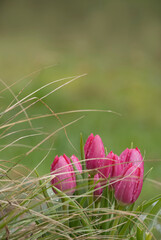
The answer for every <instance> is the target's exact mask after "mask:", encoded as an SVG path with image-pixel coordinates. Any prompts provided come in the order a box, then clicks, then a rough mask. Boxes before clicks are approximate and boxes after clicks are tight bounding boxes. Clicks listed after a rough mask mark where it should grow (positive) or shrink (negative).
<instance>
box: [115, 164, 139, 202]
mask: <svg viewBox="0 0 161 240" xmlns="http://www.w3.org/2000/svg"><path fill="white" fill-rule="evenodd" d="M143 174H144V171H143V168H142V167H139V166H137V165H133V164H132V163H130V164H129V165H128V166H127V167H126V169H125V171H124V174H123V177H122V179H121V180H120V181H119V182H118V183H117V184H116V185H115V198H116V199H117V200H118V202H119V203H120V204H122V205H128V204H132V203H134V202H135V201H136V200H137V198H138V197H139V195H140V193H141V190H142V185H143Z"/></svg>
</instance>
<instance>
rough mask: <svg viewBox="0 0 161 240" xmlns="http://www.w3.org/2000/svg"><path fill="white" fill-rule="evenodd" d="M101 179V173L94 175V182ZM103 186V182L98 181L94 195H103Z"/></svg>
mask: <svg viewBox="0 0 161 240" xmlns="http://www.w3.org/2000/svg"><path fill="white" fill-rule="evenodd" d="M98 180H99V175H98V173H97V174H96V175H95V176H94V184H95V183H96V182H97V181H98ZM100 187H101V183H100V182H98V183H97V185H96V186H95V188H94V189H95V191H94V196H95V197H99V196H101V194H102V192H103V189H102V188H100Z"/></svg>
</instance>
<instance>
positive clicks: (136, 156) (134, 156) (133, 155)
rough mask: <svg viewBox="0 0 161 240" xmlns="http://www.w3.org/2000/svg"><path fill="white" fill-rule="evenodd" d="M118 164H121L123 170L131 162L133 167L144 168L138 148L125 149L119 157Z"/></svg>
mask: <svg viewBox="0 0 161 240" xmlns="http://www.w3.org/2000/svg"><path fill="white" fill-rule="evenodd" d="M120 162H121V163H122V165H123V168H125V167H127V166H128V164H129V163H131V162H132V163H133V165H134V164H137V165H138V166H140V167H141V166H142V167H144V162H143V157H142V155H141V153H140V150H139V149H138V148H135V149H129V148H126V149H125V150H124V151H123V152H122V153H121V155H120Z"/></svg>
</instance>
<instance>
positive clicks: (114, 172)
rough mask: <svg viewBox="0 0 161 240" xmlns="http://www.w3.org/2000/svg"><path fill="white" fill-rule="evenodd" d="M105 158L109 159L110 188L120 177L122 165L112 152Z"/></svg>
mask: <svg viewBox="0 0 161 240" xmlns="http://www.w3.org/2000/svg"><path fill="white" fill-rule="evenodd" d="M107 158H108V159H111V171H110V186H112V187H115V185H116V184H117V180H118V179H119V178H120V176H122V171H123V165H122V164H121V162H120V158H119V157H118V156H117V155H116V154H114V153H113V152H112V151H111V152H110V153H109V154H108V155H107Z"/></svg>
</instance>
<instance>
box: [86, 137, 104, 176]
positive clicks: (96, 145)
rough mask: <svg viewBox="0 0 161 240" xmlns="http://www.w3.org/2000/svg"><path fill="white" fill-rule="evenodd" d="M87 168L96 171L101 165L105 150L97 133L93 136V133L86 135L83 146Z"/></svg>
mask: <svg viewBox="0 0 161 240" xmlns="http://www.w3.org/2000/svg"><path fill="white" fill-rule="evenodd" d="M84 153H85V159H86V167H87V169H91V170H93V172H96V171H97V170H98V169H99V168H101V167H102V166H103V158H105V150H104V145H103V142H102V140H101V138H100V136H99V135H96V136H94V135H93V133H92V134H91V135H90V136H89V137H88V139H87V141H86V144H85V146H84Z"/></svg>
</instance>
